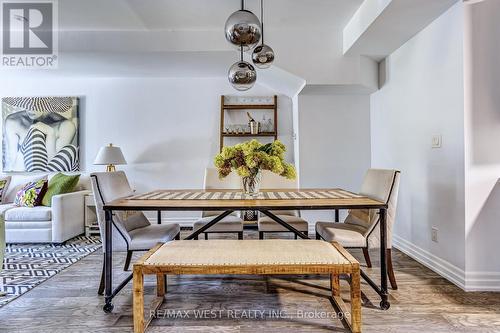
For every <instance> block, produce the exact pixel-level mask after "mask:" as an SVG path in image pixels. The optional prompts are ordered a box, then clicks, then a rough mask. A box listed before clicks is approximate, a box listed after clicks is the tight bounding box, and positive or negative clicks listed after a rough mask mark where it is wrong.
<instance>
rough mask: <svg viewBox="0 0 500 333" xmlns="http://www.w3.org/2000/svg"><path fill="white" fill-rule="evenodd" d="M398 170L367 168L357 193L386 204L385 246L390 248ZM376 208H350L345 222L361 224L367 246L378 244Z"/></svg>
mask: <svg viewBox="0 0 500 333" xmlns="http://www.w3.org/2000/svg"><path fill="white" fill-rule="evenodd" d="M400 176H401V172H399V171H398V170H385V169H369V170H368V171H367V172H366V175H365V178H364V180H363V184H362V186H361V190H360V192H359V194H361V195H364V196H367V197H370V198H372V199H375V200H378V201H382V202H385V203H387V204H388V209H387V248H392V230H393V226H394V222H395V220H396V208H397V202H398V192H399V182H400ZM379 221H380V219H379V215H378V210H374V209H370V210H368V209H365V210H352V211H350V212H349V215H348V216H347V218H346V220H345V223H350V224H356V225H359V226H362V227H363V228H364V229H365V231H364V235H365V237H366V238H367V245H368V247H369V248H377V247H379V246H380V224H379Z"/></svg>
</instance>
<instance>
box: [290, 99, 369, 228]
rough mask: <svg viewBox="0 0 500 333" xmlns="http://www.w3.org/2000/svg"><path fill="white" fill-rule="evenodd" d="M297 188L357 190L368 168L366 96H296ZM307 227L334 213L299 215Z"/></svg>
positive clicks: (331, 216)
mask: <svg viewBox="0 0 500 333" xmlns="http://www.w3.org/2000/svg"><path fill="white" fill-rule="evenodd" d="M298 116H299V117H298V133H299V138H300V139H299V157H298V160H299V161H300V165H299V168H300V176H299V179H300V186H301V187H302V188H314V187H323V188H325V187H341V188H345V189H348V190H352V191H355V192H357V191H359V188H360V186H361V182H362V180H363V176H364V174H365V172H366V170H367V169H368V168H370V158H371V156H370V97H369V95H361V94H360V95H356V94H351V95H313V94H307V95H304V94H300V95H299V112H298ZM302 215H303V216H304V218H306V219H307V220H308V221H309V222H310V224H311V223H315V222H316V221H318V220H319V219H326V220H330V221H331V220H333V212H317V211H316V212H306V211H304V212H302Z"/></svg>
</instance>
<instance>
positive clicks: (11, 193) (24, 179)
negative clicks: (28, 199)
mask: <svg viewBox="0 0 500 333" xmlns="http://www.w3.org/2000/svg"><path fill="white" fill-rule="evenodd" d="M44 175H45V174H35V175H33V174H31V175H12V177H11V179H10V184H9V187H8V188H7V192H6V193H5V197H4V198H5V200H4V201H2V203H12V202H14V199H15V198H16V194H17V192H19V190H20V189H21V188H22V187H23V186H24V185H25V184H26V183H29V182H32V181H34V180H37V179H40V178H42V177H43V176H44Z"/></svg>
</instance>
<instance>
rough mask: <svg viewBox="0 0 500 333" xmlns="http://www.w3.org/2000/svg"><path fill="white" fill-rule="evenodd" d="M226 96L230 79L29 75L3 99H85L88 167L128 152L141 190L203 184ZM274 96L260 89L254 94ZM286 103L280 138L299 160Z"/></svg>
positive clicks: (83, 137)
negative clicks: (103, 153)
mask: <svg viewBox="0 0 500 333" xmlns="http://www.w3.org/2000/svg"><path fill="white" fill-rule="evenodd" d="M222 94H231V95H235V90H234V89H232V88H231V87H230V86H229V84H228V82H227V79H225V78H205V79H195V78H178V79H176V78H172V79H162V78H156V79H155V78H85V77H82V78H71V77H65V78H64V79H55V78H43V79H29V78H27V77H23V78H22V79H18V80H16V79H9V80H2V81H0V96H1V97H5V96H54V95H55V96H64V95H68V96H79V97H81V105H80V117H81V125H80V126H81V127H80V143H81V151H80V156H81V169H82V170H84V171H93V170H102V168H103V167H102V166H94V165H92V163H93V161H94V158H95V156H96V154H97V151H98V149H99V148H100V147H101V146H103V145H106V144H108V143H113V144H115V145H118V146H120V147H121V148H122V150H123V153H124V155H125V158H126V159H127V162H128V165H126V166H119V167H118V168H120V169H123V170H126V171H127V173H128V176H129V177H130V180H131V182H132V183H133V186H134V187H135V188H136V189H137V190H138V191H147V190H152V189H157V188H172V189H175V188H200V187H202V185H203V183H202V182H203V175H204V169H205V167H208V166H213V162H212V161H213V158H214V156H215V155H216V154H217V153H218V151H219V116H220V95H222ZM273 94H275V92H274V91H271V90H269V89H268V88H264V87H262V86H256V87H254V88H253V89H252V90H251V91H250V92H248V94H247V95H250V96H263V95H273ZM278 95H279V93H278ZM278 105H279V110H278V114H279V123H278V124H279V129H278V131H279V133H280V136H279V139H280V140H282V141H283V143H284V144H285V145H286V146H287V147H288V148H289V154H288V159H289V160H290V161H293V142H292V130H293V129H292V106H291V99H290V98H288V97H286V96H283V95H280V96H279V98H278ZM257 119H259V120H260V118H258V117H257ZM245 121H247V120H246V118H243V120H242V123H244V122H245ZM189 214H190V215H193V213H189ZM189 214H184V215H189ZM165 215H166V216H168V215H169V214H165ZM170 215H172V214H170Z"/></svg>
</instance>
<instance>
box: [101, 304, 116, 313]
mask: <svg viewBox="0 0 500 333" xmlns="http://www.w3.org/2000/svg"><path fill="white" fill-rule="evenodd" d="M113 308H114V305H113V304H111V303H106V304H104V306H103V307H102V310H103V311H104V312H106V313H111V311H113Z"/></svg>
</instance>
